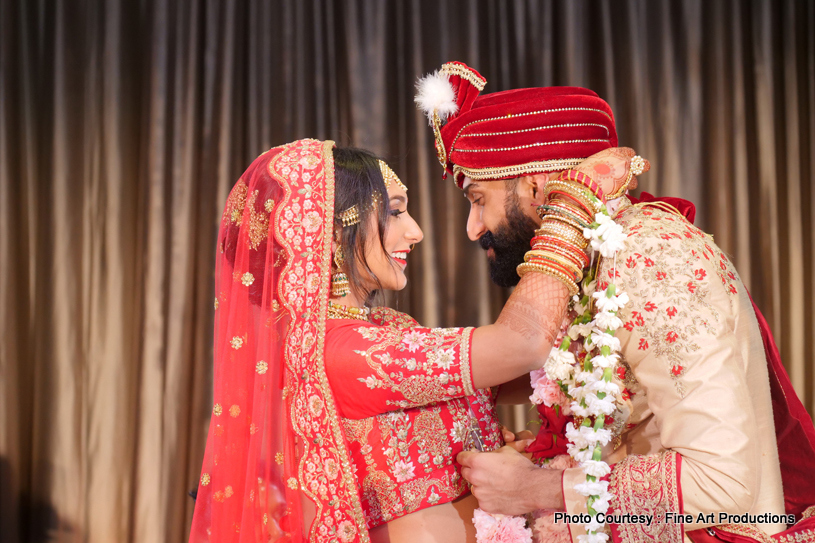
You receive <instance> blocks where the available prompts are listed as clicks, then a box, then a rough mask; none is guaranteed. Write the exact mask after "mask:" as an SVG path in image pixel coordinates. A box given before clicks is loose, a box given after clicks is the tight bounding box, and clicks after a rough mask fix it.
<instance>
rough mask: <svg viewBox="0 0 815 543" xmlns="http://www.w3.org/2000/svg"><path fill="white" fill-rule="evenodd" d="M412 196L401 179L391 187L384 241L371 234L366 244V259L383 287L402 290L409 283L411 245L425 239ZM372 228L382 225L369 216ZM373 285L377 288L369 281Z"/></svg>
mask: <svg viewBox="0 0 815 543" xmlns="http://www.w3.org/2000/svg"><path fill="white" fill-rule="evenodd" d="M407 205H408V197H407V192H406V191H405V189H403V188H402V187H400V186H399V184H398V183H391V186H390V187H388V225H387V230H386V231H385V236H384V240H383V242H384V250H383V248H382V245H383V244H380V243H379V237H378V236H370V237H369V238H368V240H367V243H366V247H365V260H366V261H367V263H368V266H369V267H370V269H371V271H372V272H373V274H374V275H375V276H376V278H377V279H378V280H379V283H380V285H379V286H380V287H381V288H383V289H388V290H402V289H403V288H405V285H407V276H406V275H405V268H406V267H407V262H408V259H409V257H410V251H411V246H412V245H414V244H416V243H419V242H420V241H422V238H423V237H424V234H423V233H422V229H421V228H419V225H418V224H417V223H416V221H415V220H414V219H413V217H411V216H410V213H408V210H407ZM368 220H369V221H370V224H369V228H370V229H371V230H372V231H374V232H375V231H376V230H377V228H378V225H377V222H376V217H375V216H373V215H372V216H370V217H368ZM369 286H370V287H371V288H376V287H375V286H373V285H369Z"/></svg>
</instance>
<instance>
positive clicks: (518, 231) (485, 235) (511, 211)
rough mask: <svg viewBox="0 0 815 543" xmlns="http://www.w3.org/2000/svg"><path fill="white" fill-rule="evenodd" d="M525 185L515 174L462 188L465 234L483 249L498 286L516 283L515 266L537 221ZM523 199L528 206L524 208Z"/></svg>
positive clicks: (526, 247) (519, 260)
mask: <svg viewBox="0 0 815 543" xmlns="http://www.w3.org/2000/svg"><path fill="white" fill-rule="evenodd" d="M522 181H523V180H522ZM528 188H529V186H527V184H526V183H523V182H522V183H519V180H518V179H517V178H516V179H509V180H507V181H486V182H484V181H479V182H471V183H469V184H467V186H466V188H465V189H464V195H465V196H466V197H467V200H469V202H470V214H469V216H468V218H467V235H468V236H469V238H470V239H471V240H473V241H478V243H479V244H480V245H481V248H482V249H484V250H485V251H487V259H488V261H489V269H490V279H492V282H493V283H495V284H496V285H499V286H502V287H511V286H513V285H517V284H518V281H519V280H520V278H519V277H518V274H517V273H516V271H515V268H516V267H517V266H518V264H521V263H522V262H523V261H524V255H525V254H526V252H527V251H528V250H529V242H530V241H531V240H532V236H534V235H535V229H536V228H537V227H538V226H539V223H540V221H539V220H536V215H535V211H534V201H533V197H531V189H530V195H529V196H528V195H526V190H525V189H528ZM527 200H528V201H527ZM524 203H526V204H528V205H527V206H526V207H529V210H526V209H524V207H525V206H524Z"/></svg>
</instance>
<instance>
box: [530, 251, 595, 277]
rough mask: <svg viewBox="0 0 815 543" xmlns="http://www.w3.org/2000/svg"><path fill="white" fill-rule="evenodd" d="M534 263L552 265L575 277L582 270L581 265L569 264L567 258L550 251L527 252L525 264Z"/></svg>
mask: <svg viewBox="0 0 815 543" xmlns="http://www.w3.org/2000/svg"><path fill="white" fill-rule="evenodd" d="M533 261H534V262H538V263H542V264H550V263H551V264H553V265H554V267H555V268H558V269H559V270H560V271H562V272H563V273H566V274H568V275H570V276H575V275H577V273H578V272H580V271H581V270H582V268H580V266H579V265H577V264H575V263H573V262H569V261H568V260H566V259H565V258H563V257H561V256H559V255H556V254H555V253H553V252H550V251H527V252H526V254H525V255H524V262H533Z"/></svg>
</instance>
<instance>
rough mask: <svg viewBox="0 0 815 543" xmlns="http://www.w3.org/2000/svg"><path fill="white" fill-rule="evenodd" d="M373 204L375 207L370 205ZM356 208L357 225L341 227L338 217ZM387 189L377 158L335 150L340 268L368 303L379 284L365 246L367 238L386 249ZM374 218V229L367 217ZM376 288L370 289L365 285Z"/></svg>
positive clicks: (347, 149)
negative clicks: (341, 255) (368, 260)
mask: <svg viewBox="0 0 815 543" xmlns="http://www.w3.org/2000/svg"><path fill="white" fill-rule="evenodd" d="M374 201H376V205H373V206H372V205H371V203H372V202H374ZM352 206H356V208H357V210H359V217H360V218H359V222H357V223H356V224H353V225H350V226H345V227H343V225H342V221H341V220H340V219H339V217H338V215H339V214H340V213H342V212H343V211H345V210H347V209H350V208H351V207H352ZM388 206H389V201H388V190H387V188H386V187H385V181H384V179H383V178H382V171H381V170H380V168H379V158H378V157H377V156H376V155H374V154H373V153H371V152H370V151H366V150H364V149H355V148H352V147H335V148H334V231H335V232H340V234H339V236H338V237H336V238H335V239H336V240H337V241H338V242H339V245H340V246H341V247H342V251H343V253H344V255H345V264H344V265H343V269H344V271H345V273H346V274H347V275H348V280H349V282H350V283H351V288H352V289H353V290H354V294H355V295H356V296H357V298H359V299H360V300H364V301H366V302H370V301H371V300H372V299H373V297H374V296H375V295H376V292H377V291H378V290H380V289H381V287H382V284H381V283H380V281H379V279H378V278H377V277H376V275H374V273H373V271H371V268H370V266H368V262H367V260H366V259H365V246H366V245H367V243H369V241H368V240H369V239H372V238H373V237H377V238H379V245H380V246H381V247H382V250H383V251H384V252H385V254H386V255H387V257H388V258H390V255H388V254H387V251H386V250H385V230H386V229H387V227H388ZM371 215H374V216H375V217H376V224H377V228H376V230H374V228H373V227H372V226H373V225H372V224H371V223H370V220H369V219H370V216H371ZM371 284H373V285H376V287H375V288H374V289H370V290H369V287H367V286H366V285H371Z"/></svg>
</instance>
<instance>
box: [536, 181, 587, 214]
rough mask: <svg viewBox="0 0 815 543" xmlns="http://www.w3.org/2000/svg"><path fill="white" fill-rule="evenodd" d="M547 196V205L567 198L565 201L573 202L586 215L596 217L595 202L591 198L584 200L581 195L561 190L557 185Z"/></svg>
mask: <svg viewBox="0 0 815 543" xmlns="http://www.w3.org/2000/svg"><path fill="white" fill-rule="evenodd" d="M547 198H548V199H547V205H549V204H551V203H552V202H556V201H558V200H561V201H564V200H565V202H573V203H574V204H576V205H577V206H578V208H579V209H580V210H581V211H580V212H581V213H586V215H589V216H591V217H592V218H594V215H595V213H596V210H595V207H594V204H592V203H591V202H590V201H589V200H582V199H580V198H579V197H577V196H575V195H574V194H572V193H570V192H566V191H563V190H560V189H559V188H556V187H553V188H552V190H551V191H550V192H549V194H547ZM567 205H568V204H567Z"/></svg>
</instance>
